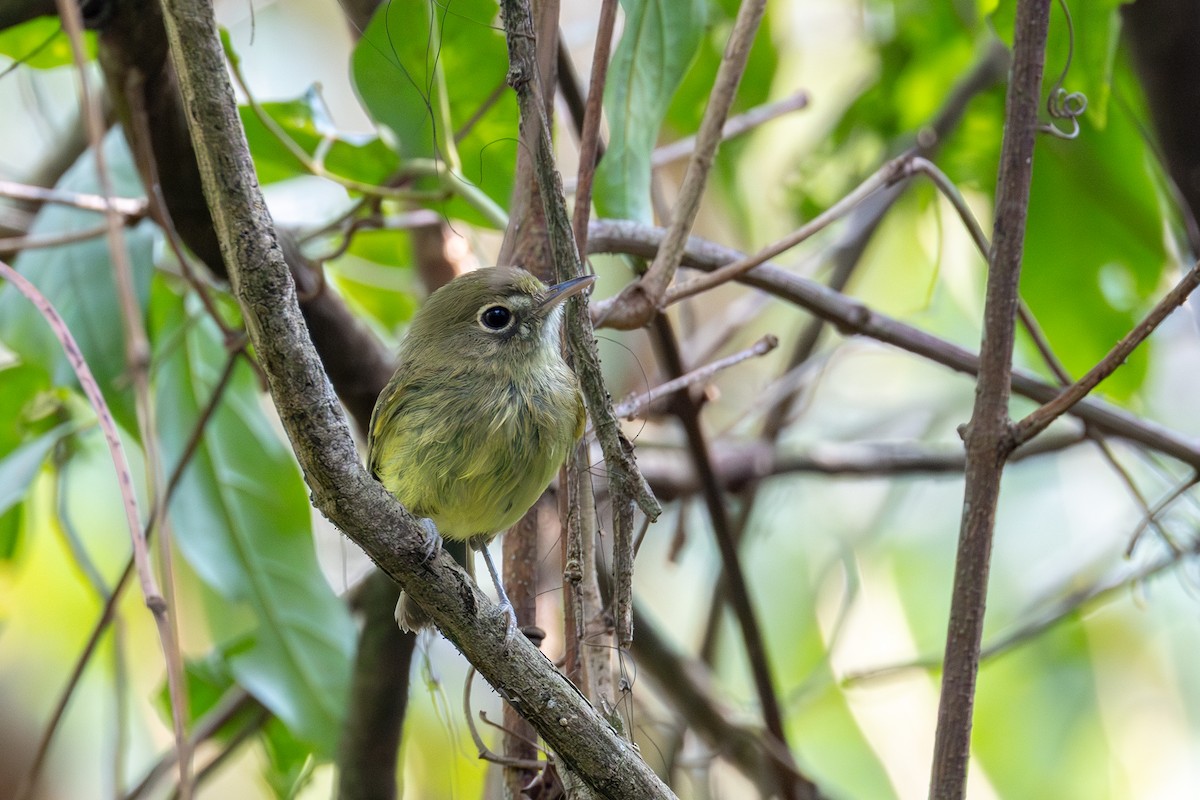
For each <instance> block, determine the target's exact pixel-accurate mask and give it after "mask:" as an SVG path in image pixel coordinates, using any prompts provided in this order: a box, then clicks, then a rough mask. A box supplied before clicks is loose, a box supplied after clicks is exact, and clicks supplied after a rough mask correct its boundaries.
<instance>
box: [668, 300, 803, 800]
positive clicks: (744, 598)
mask: <svg viewBox="0 0 1200 800" xmlns="http://www.w3.org/2000/svg"><path fill="white" fill-rule="evenodd" d="M652 329H653V332H654V335H655V344H656V346H657V349H658V351H659V358H660V359H661V361H662V362H663V364H664V367H665V368H666V369H667V371H668V372H669V373H670V374H673V375H676V376H682V375H683V374H684V373H685V369H684V365H683V363H682V359H681V357H680V355H679V348H678V344H677V343H676V340H675V335H674V332H673V331H672V329H671V324H670V321H669V320H668V319H667V318H666V317H665V316H662V315H659V316H656V317H655V318H654V321H653V323H652ZM675 409H676V413H677V415H678V417H679V421H680V423H682V425H683V428H684V431H685V433H686V434H687V442H688V451H689V453H690V455H691V457H692V462H693V463H694V465H695V467H696V471H697V472H698V473H699V476H700V482H701V485H702V486H703V487H704V491H703V499H704V501H705V505H706V507H707V509H708V514H709V520H710V521H711V522H712V527H713V538H714V539H715V540H716V544H717V549H718V551H719V552H720V554H721V578H722V582H723V583H724V585H725V587H726V589H727V593H728V596H729V600H730V605H731V606H732V607H733V612H734V616H735V618H736V619H737V622H738V629H739V630H740V632H741V634H742V642H743V645H744V647H745V650H746V658H747V660H748V661H749V662H750V672H751V675H752V676H753V679H754V687H755V692H756V694H757V695H758V701H759V705H760V706H761V707H762V715H763V722H764V724H765V726H766V728H767V731H768V732H769V733H770V735H771V736H772V737H773V738H774V739H775V740H776V741H777V742H778V743H779V745H780V748H781V749H782V750H784V751H786V750H788V746H787V736H786V733H785V731H784V726H783V714H782V712H781V710H780V707H779V698H778V695H777V694H776V692H775V687H774V683H773V681H772V678H771V669H770V665H769V663H768V661H767V650H766V644H765V640H764V639H763V635H762V631H761V628H760V626H759V623H758V617H757V616H756V615H755V613H754V607H753V605H752V602H751V599H750V590H749V585H748V583H747V581H746V575H745V571H744V570H743V569H742V565H741V555H740V553H739V552H738V548H737V543H736V542H735V541H734V538H733V527H732V524H731V520H730V516H729V509H728V508H727V507H726V505H725V496H724V494H723V493H722V491H721V485H720V483H719V482H718V480H717V475H716V470H715V469H714V467H713V459H712V453H711V451H710V450H709V446H708V441H707V437H706V436H705V435H704V430H703V428H702V427H701V426H700V413H699V407H698V406H697V404H696V403H695V402H693V401H692V400H691V398H690V397H688V396H687V395H686V394H685V395H682V396H680V397H679V398H678V401H677V403H676V404H675ZM797 773H798V770H795V769H782V768H780V769H778V770H777V778H778V788H779V790H780V792H781V793H782V794H783V796H784V797H785V798H795V799H796V800H811V799H812V798H816V797H818V796H819V792H818V791H817V787H816V785H815V784H813V783H812V781H810V780H809V779H808V778H806V777H803V776H800V775H798V774H797Z"/></svg>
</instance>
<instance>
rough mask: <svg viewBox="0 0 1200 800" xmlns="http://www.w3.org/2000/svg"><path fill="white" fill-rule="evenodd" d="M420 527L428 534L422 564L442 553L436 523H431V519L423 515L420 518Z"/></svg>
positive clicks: (440, 537) (440, 539) (440, 538)
mask: <svg viewBox="0 0 1200 800" xmlns="http://www.w3.org/2000/svg"><path fill="white" fill-rule="evenodd" d="M421 527H423V528H424V529H425V532H426V533H427V534H429V538H427V539H426V540H425V559H424V560H423V561H422V562H421V563H422V564H428V563H429V562H430V561H433V560H434V559H435V558H437V557H438V556H439V555H441V553H442V535H441V534H440V533H438V529H437V525H434V524H433V520H431V519H429V518H427V517H423V518H422V519H421Z"/></svg>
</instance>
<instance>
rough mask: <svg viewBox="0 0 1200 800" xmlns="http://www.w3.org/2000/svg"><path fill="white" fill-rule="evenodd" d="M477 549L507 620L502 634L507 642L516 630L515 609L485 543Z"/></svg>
mask: <svg viewBox="0 0 1200 800" xmlns="http://www.w3.org/2000/svg"><path fill="white" fill-rule="evenodd" d="M479 550H480V552H482V553H483V563H485V564H487V568H488V572H490V573H491V575H492V585H493V586H495V587H496V598H497V600H498V602H499V604H500V610H501V611H503V612H504V616H505V618H506V619H507V620H508V625H507V626H506V629H505V634H504V641H505V642H507V641H508V640H510V639H512V637H513V634H514V633H516V632H517V610H516V609H515V608H513V604H512V601H511V600H509V599H508V592H506V591H504V584H503V583H501V582H500V573H498V572H497V571H496V565H495V564H493V563H492V555H491V553H489V552H488V548H487V544H486V543H482V544H480V545H479Z"/></svg>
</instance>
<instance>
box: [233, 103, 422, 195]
mask: <svg viewBox="0 0 1200 800" xmlns="http://www.w3.org/2000/svg"><path fill="white" fill-rule="evenodd" d="M261 108H262V109H263V111H265V112H266V114H267V116H269V117H270V118H271V119H272V120H274V121H275V122H276V123H277V124H278V125H279V127H280V128H282V129H283V132H284V133H285V134H286V135H287V136H288V137H290V138H291V139H292V141H294V142H295V143H296V144H297V145H298V146H299V147H300V148H301V149H302V150H303V151H304V152H305V153H306V154H307V155H308V156H309V158H313V157H314V156H315V155H316V153H317V151H318V148H321V147H322V144H323V143H325V147H326V148H327V149H325V150H324V151H323V152H324V156H323V160H324V165H325V168H326V169H327V170H328V171H329V172H330V173H331V174H332V175H336V176H338V177H340V178H346V179H348V180H351V181H355V182H358V183H365V184H369V185H373V186H379V185H382V184H383V183H384V182H386V180H387V179H388V178H389V177H390V176H391V175H392V174H393V173H395V172H396V169H397V167H398V166H399V164H400V159H399V157H398V156H397V155H396V153H395V152H394V151H393V150H392V149H391V148H389V147H388V146H387V145H385V144H384V143H383V142H381V141H380V140H379V137H377V136H356V135H352V134H347V133H340V132H338V131H336V130H333V129H332V128H331V126H329V125H328V124H327V123H326V122H325V121H324V117H325V110H324V108H323V106H322V105H321V100H320V96H319V95H318V94H317V92H316V91H315V90H311V89H310V90H309V91H308V92H306V93H305V94H304V95H303V96H302V97H299V98H296V99H295V100H287V101H283V102H277V103H262V104H261ZM239 110H240V112H241V116H242V125H243V127H245V129H246V140H247V142H249V144H250V153H251V155H253V156H254V168H255V171H256V172H257V174H258V180H259V182H261V183H262V184H264V185H266V184H269V183H276V182H278V181H282V180H287V179H288V178H295V177H299V176H301V175H309V174H311V173H310V172H309V171H308V170H307V169H306V168H305V167H303V166H302V165H301V163H300V161H299V160H298V159H297V158H296V157H295V156H294V155H293V154H292V152H291V151H290V150H288V148H287V147H286V146H284V144H283V143H282V142H281V141H280V140H279V137H278V136H276V135H275V133H273V132H271V131H270V130H268V129H267V127H266V126H265V125H264V124H263V123H262V121H261V120H260V119H259V117H258V115H257V114H256V113H255V112H254V110H253V109H252V108H250V107H248V106H242V107H241V109H239Z"/></svg>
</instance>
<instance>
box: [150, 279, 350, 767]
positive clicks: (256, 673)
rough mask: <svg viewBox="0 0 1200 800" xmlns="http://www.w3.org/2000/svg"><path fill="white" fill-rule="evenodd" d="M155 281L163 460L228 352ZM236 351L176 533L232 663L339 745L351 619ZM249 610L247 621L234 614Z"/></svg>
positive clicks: (289, 713) (302, 495)
mask: <svg viewBox="0 0 1200 800" xmlns="http://www.w3.org/2000/svg"><path fill="white" fill-rule="evenodd" d="M193 301H194V298H189V299H188V301H187V302H185V301H184V299H183V298H181V297H180V296H179V295H177V294H176V293H175V291H173V289H172V288H171V287H169V286H167V285H166V284H165V282H161V281H160V282H158V283H156V284H155V292H154V305H153V309H152V329H153V331H154V337H155V342H156V343H158V344H160V347H159V348H158V349H157V356H156V367H157V372H156V384H157V399H158V408H159V409H160V413H159V430H160V434H161V438H162V446H163V452H164V458H165V462H166V463H167V464H168V465H174V464H175V463H176V462H177V461H178V460H179V458H180V457H181V456H182V454H183V451H184V448H185V446H186V443H187V440H188V438H189V437H190V436H191V433H192V430H193V427H194V426H195V424H196V421H197V419H198V418H199V415H200V413H201V411H202V409H203V408H204V406H205V405H206V404H207V403H208V401H209V398H210V397H211V395H212V391H213V388H214V385H215V384H216V382H217V380H218V377H219V375H220V373H221V371H222V369H223V367H224V364H225V361H226V358H227V355H226V352H225V348H224V346H223V344H222V339H221V335H220V332H219V331H218V329H217V328H216V326H215V325H214V324H213V323H212V322H211V320H209V319H208V318H207V317H205V316H203V315H202V314H201V313H200V312H199V310H198V307H197V306H198V303H197V302H193ZM260 397H261V395H260V393H259V390H258V385H257V382H256V379H255V376H254V373H253V371H252V370H250V369H249V367H248V366H247V365H246V364H244V363H239V364H238V365H237V367H236V369H235V370H234V373H233V376H232V379H231V381H230V383H229V386H228V387H227V389H226V391H225V394H224V396H223V399H222V402H221V404H220V406H219V407H218V408H217V410H216V412H215V414H213V416H212V418H211V419H210V420H209V422H208V424H207V425H206V426H205V428H204V434H203V436H202V437H201V439H200V442H199V445H198V446H197V448H196V450H195V453H194V454H193V456H192V460H191V462H190V463H189V465H188V468H187V470H186V472H185V473H184V476H183V479H182V481H181V482H180V484H179V488H178V489H177V491H176V493H175V495H174V497H173V498H172V501H171V508H170V512H171V522H172V525H173V528H174V534H175V540H176V542H177V544H178V546H179V549H180V551H181V552H182V553H183V555H184V557H185V558H186V559H187V561H188V563H189V564H190V565H191V567H192V568H193V569H194V570H195V571H196V573H197V574H198V575H199V576H200V577H201V579H202V580H204V581H205V583H207V584H208V585H209V586H210V587H211V588H212V589H213V590H214V592H215V593H216V595H218V596H219V598H220V599H221V600H222V601H223V602H224V605H225V606H227V607H228V608H229V611H228V612H227V613H222V611H221V607H222V604H221V603H218V604H216V609H215V610H214V611H212V612H211V614H210V622H211V624H212V626H213V628H214V632H215V633H216V634H217V636H218V637H220V638H222V639H223V640H224V647H225V650H226V652H227V653H228V659H229V666H230V671H231V672H232V674H233V675H234V677H235V678H236V679H237V681H238V683H240V684H241V685H242V686H244V687H245V688H246V689H248V690H249V691H250V692H251V693H253V694H254V695H255V697H257V698H258V699H259V700H260V701H261V702H262V703H263V705H265V706H266V707H267V708H269V709H270V710H271V711H272V712H274V713H275V714H276V715H277V716H278V717H279V718H280V719H281V720H283V721H284V722H285V723H286V724H287V725H288V726H289V727H290V728H291V729H292V731H293V732H294V733H295V734H296V735H297V736H298V737H299V738H301V739H302V740H304V741H305V742H308V743H310V744H312V745H314V746H315V747H317V748H318V750H319V752H321V753H322V754H323V755H325V756H331V755H332V754H333V752H334V747H335V742H336V736H337V731H338V729H339V723H340V719H341V716H342V709H343V706H344V704H345V698H346V692H347V687H348V685H349V669H350V655H351V652H352V650H353V643H354V636H353V625H352V623H351V620H350V617H349V614H348V613H347V611H346V609H345V607H344V606H343V605H342V603H341V602H340V601H339V600H338V599H337V598H336V597H335V596H334V594H333V592H332V590H331V589H330V588H329V586H328V584H327V583H326V582H325V579H324V577H323V576H322V574H321V571H320V568H319V567H318V565H317V561H316V557H315V554H314V551H313V541H312V524H311V518H310V509H309V504H308V497H307V492H306V491H305V488H304V482H303V481H302V479H301V477H300V472H299V469H298V468H297V466H296V462H295V460H294V458H293V457H292V454H291V452H290V451H289V450H288V449H287V448H286V447H285V446H284V444H283V443H282V442H281V441H280V439H279V437H278V435H277V434H276V432H275V430H274V429H273V428H272V426H271V424H270V422H269V421H268V419H267V418H266V416H265V415H264V414H263V412H262V409H261V405H260ZM246 611H249V613H250V616H251V618H252V620H253V622H252V624H251V627H250V629H248V630H247V629H246V626H245V625H244V624H239V622H238V621H239V620H243V619H244V618H245V617H246V614H245V612H246Z"/></svg>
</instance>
